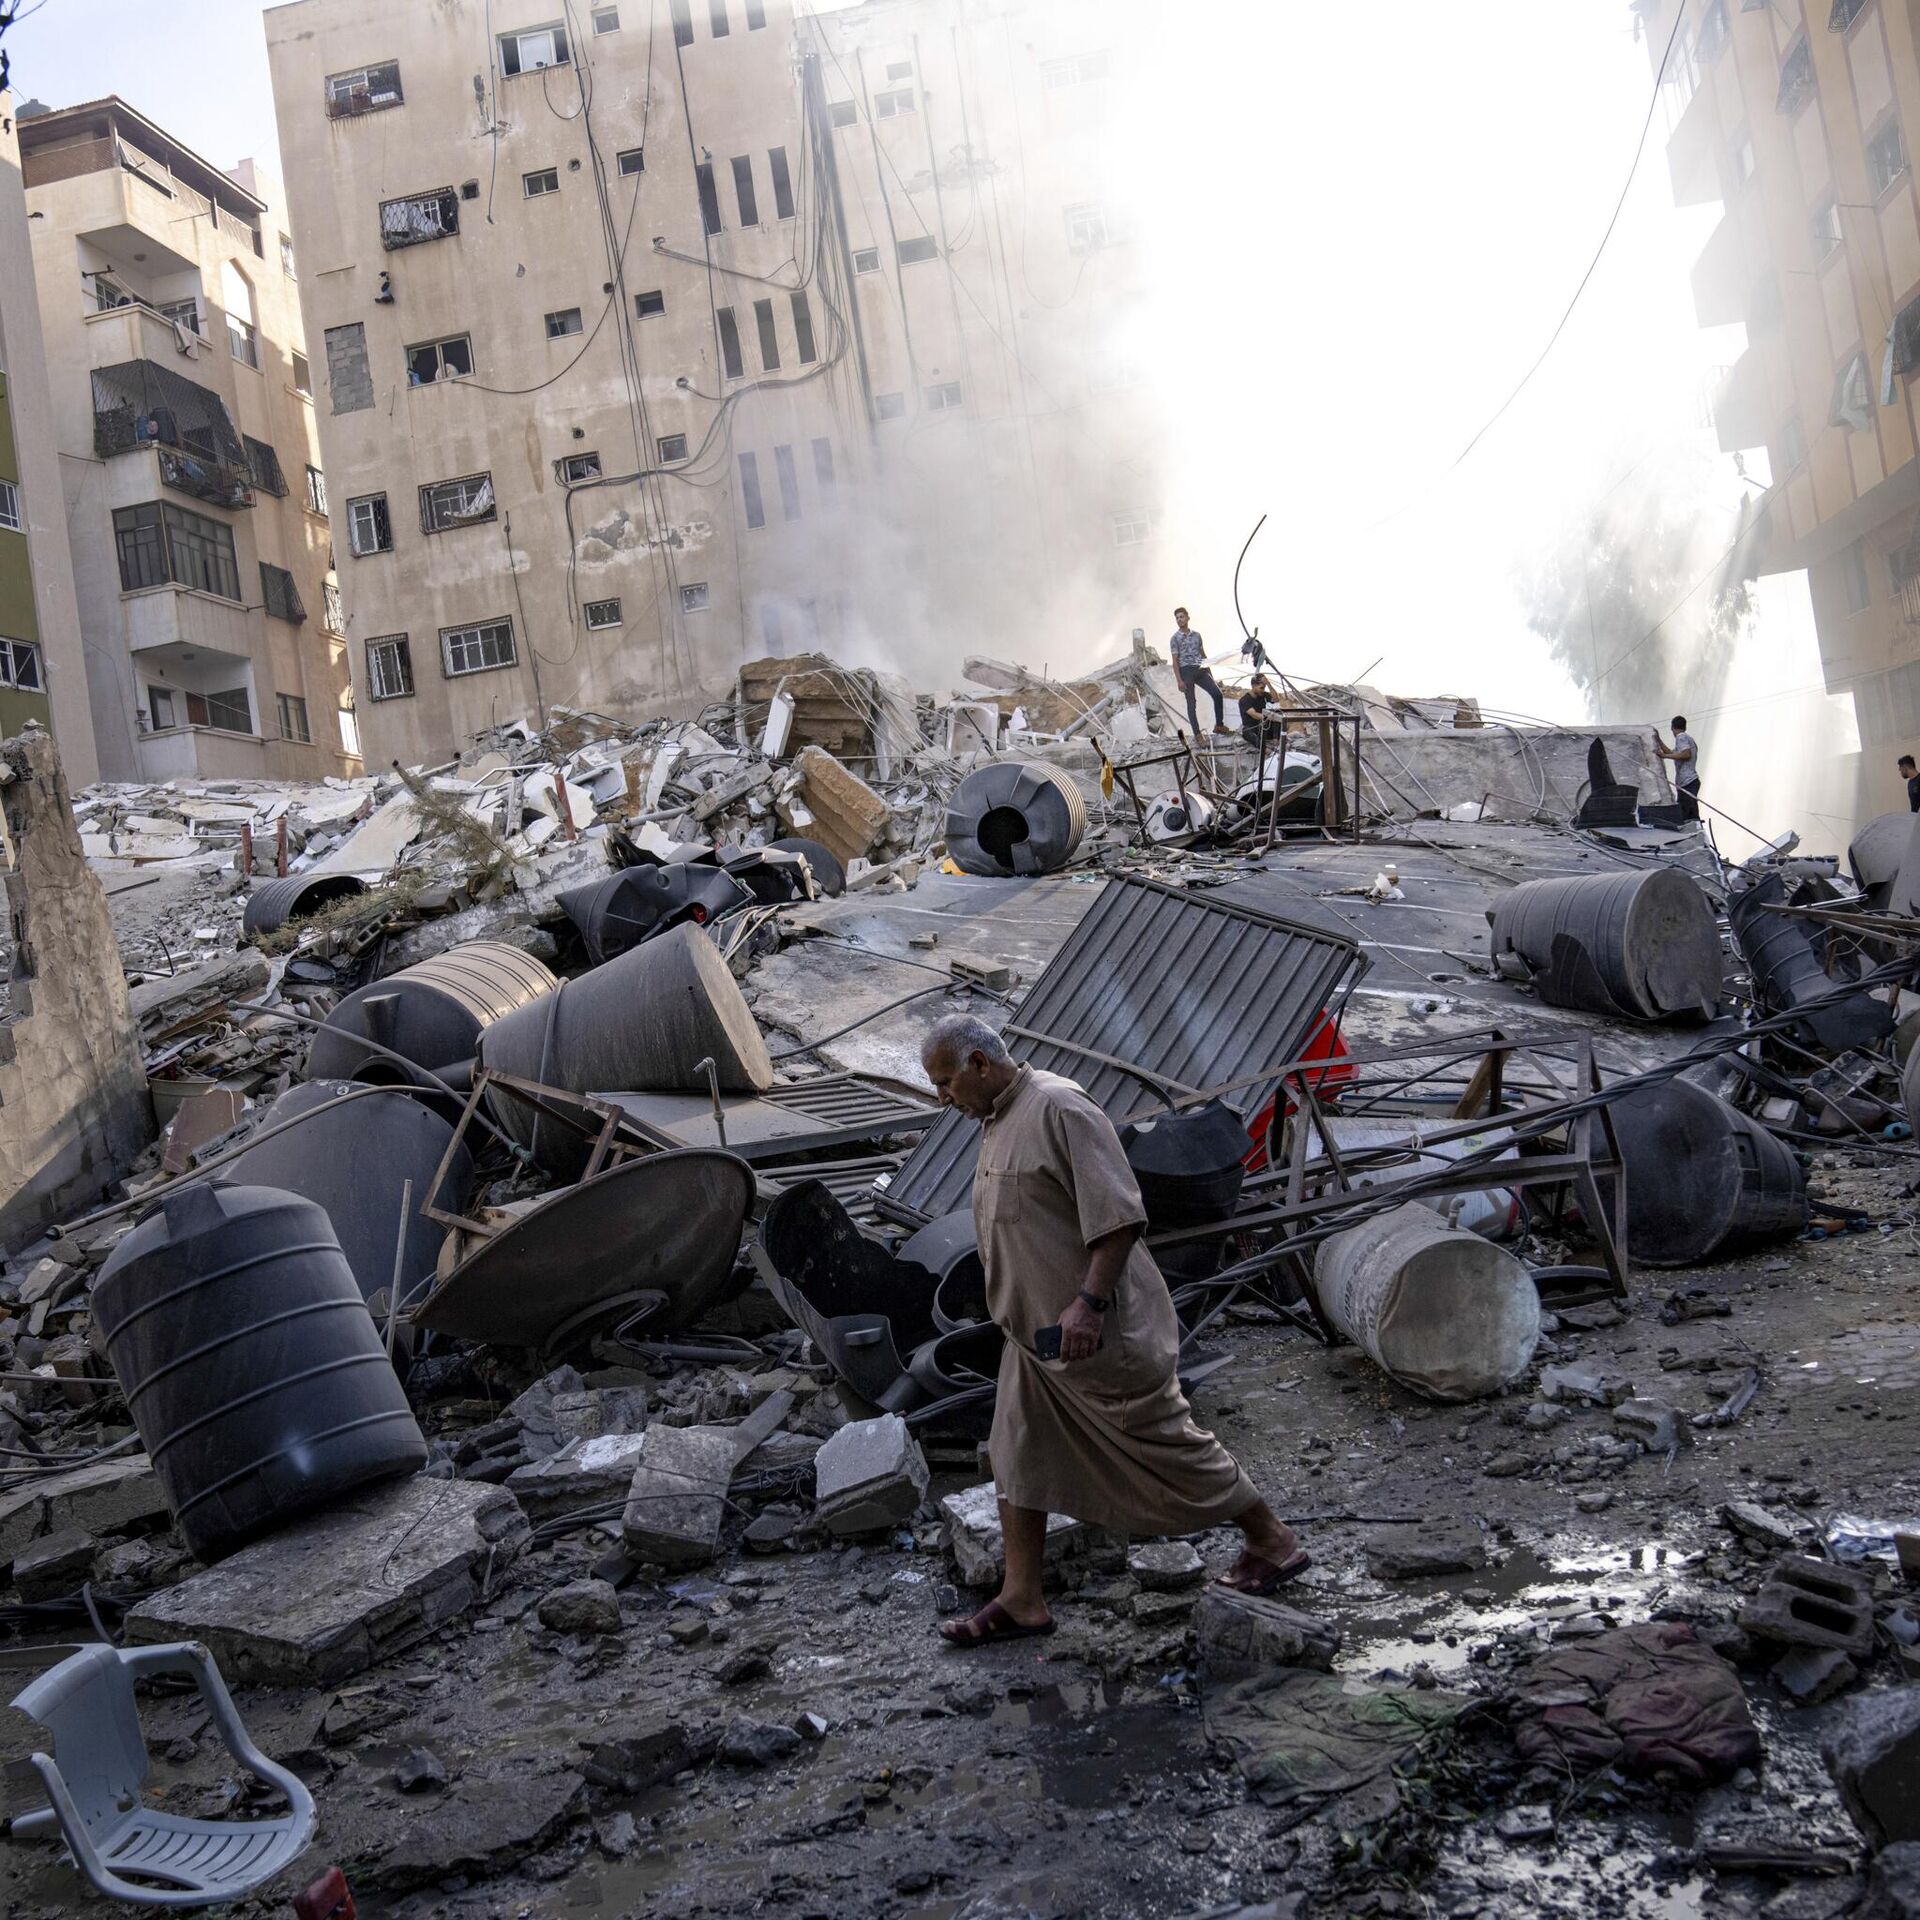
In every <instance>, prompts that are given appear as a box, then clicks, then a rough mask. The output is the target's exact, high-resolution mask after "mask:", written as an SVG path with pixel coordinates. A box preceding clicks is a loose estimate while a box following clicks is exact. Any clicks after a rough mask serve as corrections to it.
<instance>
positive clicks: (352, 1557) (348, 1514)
mask: <svg viewBox="0 0 1920 1920" xmlns="http://www.w3.org/2000/svg"><path fill="white" fill-rule="evenodd" d="M529 1532H530V1529H529V1527H528V1524H527V1517H526V1515H525V1514H524V1513H523V1512H521V1510H520V1503H519V1502H518V1501H517V1500H515V1499H514V1497H513V1496H512V1494H510V1493H508V1492H507V1491H506V1490H505V1489H504V1488H501V1487H492V1486H487V1485H485V1484H484V1483H482V1482H476V1481H470V1480H430V1479H428V1478H426V1477H425V1476H424V1475H421V1476H418V1477H416V1478H414V1479H412V1480H400V1481H395V1482H393V1483H391V1484H389V1485H386V1486H382V1487H374V1488H370V1489H368V1490H367V1491H366V1492H364V1493H360V1494H356V1495H355V1496H353V1497H352V1498H351V1499H348V1500H344V1501H342V1502H341V1503H340V1504H339V1505H338V1506H337V1507H335V1508H334V1509H333V1511H332V1512H330V1513H324V1514H319V1515H316V1516H315V1517H314V1518H313V1519H310V1520H305V1521H302V1522H301V1523H300V1524H299V1525H298V1526H294V1527H289V1528H288V1529H287V1530H286V1531H285V1532H284V1533H276V1534H271V1535H269V1536H268V1537H267V1538H266V1539H264V1540H257V1541H255V1542H254V1544H253V1545H252V1546H250V1547H243V1548H242V1549H241V1550H240V1552H238V1553H236V1554H235V1555H234V1556H233V1558H232V1559H230V1560H223V1561H222V1562H221V1563H220V1565H219V1566H217V1567H211V1568H209V1569H208V1570H207V1571H206V1572H205V1573H198V1574H195V1575H194V1576H193V1577H192V1578H191V1579H188V1580H183V1581H182V1582H181V1583H180V1584H179V1585H178V1586H177V1587H172V1588H169V1589H168V1590H167V1591H166V1592H164V1593H157V1594H154V1595H153V1596H152V1597H151V1598H150V1599H148V1600H145V1601H143V1602H142V1603H141V1604H140V1605H139V1606H138V1607H136V1608H135V1609H134V1610H133V1611H132V1612H131V1613H130V1614H128V1615H127V1622H126V1632H127V1638H128V1639H129V1640H130V1641H133V1642H135V1643H136V1644H151V1643H155V1642H164V1641H168V1640H199V1641H203V1642H204V1643H205V1644H206V1645H207V1646H208V1647H210V1648H211V1649H212V1650H213V1654H214V1657H215V1659H217V1660H218V1661H219V1663H220V1667H221V1670H222V1672H224V1673H225V1674H226V1676H227V1678H228V1679H229V1680H234V1681H250V1682H264V1683H275V1682H278V1683H282V1684H286V1685H293V1686H330V1685H332V1684H333V1683H334V1682H335V1681H338V1680H343V1679H345V1678H346V1677H347V1676H348V1675H349V1674H355V1673H359V1672H361V1671H362V1670H363V1669H365V1668H367V1667H369V1666H371V1665H372V1664H373V1663H374V1662H375V1661H376V1660H384V1659H387V1658H389V1657H390V1656H392V1655H393V1654H394V1653H396V1652H398V1651H400V1650H401V1649H403V1648H405V1647H408V1646H411V1645H412V1644H413V1643H414V1642H415V1641H417V1640H420V1639H423V1638H424V1637H425V1636H426V1635H427V1634H429V1633H431V1632H433V1630H434V1629H435V1628H436V1627H439V1626H442V1625H444V1624H445V1623H446V1622H447V1621H449V1620H451V1619H454V1618H456V1617H457V1616H458V1615H460V1614H462V1613H464V1612H466V1610H467V1609H468V1608H469V1607H471V1606H472V1605H473V1604H474V1603H475V1602H476V1601H478V1600H482V1599H484V1598H485V1597H486V1596H487V1595H488V1594H490V1593H492V1592H493V1591H494V1590H495V1588H496V1587H497V1586H498V1584H499V1580H500V1576H501V1575H502V1574H503V1573H504V1572H505V1571H506V1569H507V1568H508V1567H509V1566H511V1565H512V1564H513V1562H514V1561H515V1560H516V1559H517V1558H518V1557H519V1555H520V1552H521V1550H522V1549H523V1548H524V1547H525V1546H526V1544H527V1539H528V1535H529Z"/></svg>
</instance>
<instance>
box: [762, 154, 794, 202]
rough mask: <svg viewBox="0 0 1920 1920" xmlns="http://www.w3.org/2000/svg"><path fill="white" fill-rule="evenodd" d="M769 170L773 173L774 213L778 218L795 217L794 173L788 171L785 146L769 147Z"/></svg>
mask: <svg viewBox="0 0 1920 1920" xmlns="http://www.w3.org/2000/svg"><path fill="white" fill-rule="evenodd" d="M767 171H768V172H769V173H771V174H772V175H773V213H774V218H775V219H776V220H791V219H792V218H793V175H792V174H791V173H789V172H788V171H787V150H786V148H785V147H769V148H768V149H767Z"/></svg>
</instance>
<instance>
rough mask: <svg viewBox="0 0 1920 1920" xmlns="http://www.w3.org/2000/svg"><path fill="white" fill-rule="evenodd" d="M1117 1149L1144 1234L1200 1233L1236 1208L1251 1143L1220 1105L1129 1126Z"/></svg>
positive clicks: (1234, 1116)
mask: <svg viewBox="0 0 1920 1920" xmlns="http://www.w3.org/2000/svg"><path fill="white" fill-rule="evenodd" d="M1120 1145H1121V1147H1122V1148H1123V1149H1124V1150H1125V1152H1126V1156H1127V1165H1128V1166H1130V1167H1131V1168H1132V1169H1133V1177H1134V1178H1135V1179H1136V1180H1137V1181H1139V1183H1140V1199H1141V1203H1142V1204H1143V1205H1144V1206H1145V1207H1146V1210H1147V1229H1148V1231H1149V1232H1152V1233H1170V1232H1172V1231H1173V1230H1174V1229H1176V1228H1179V1227H1204V1226H1207V1225H1210V1224H1211V1223H1212V1222H1214V1221H1216V1220H1226V1219H1229V1218H1231V1217H1232V1214H1233V1210H1234V1208H1235V1207H1237V1206H1238V1205H1239V1204H1240V1189H1241V1187H1242V1185H1243V1184H1244V1183H1245V1181H1246V1177H1247V1169H1246V1158H1247V1155H1248V1154H1250V1153H1251V1152H1252V1151H1253V1142H1252V1141H1251V1140H1250V1139H1248V1137H1247V1129H1246V1123H1245V1122H1244V1121H1243V1120H1242V1119H1241V1118H1240V1116H1239V1115H1238V1114H1236V1113H1235V1112H1234V1111H1233V1109H1232V1108H1231V1107H1229V1106H1228V1105H1227V1104H1226V1102H1225V1101H1224V1100H1209V1101H1208V1102H1207V1103H1206V1104H1205V1105H1204V1106H1199V1107H1193V1108H1190V1109H1188V1110H1187V1111H1185V1112H1180V1113H1156V1114H1153V1115H1152V1116H1150V1117H1149V1118H1148V1119H1145V1120H1135V1121H1131V1122H1129V1123H1128V1124H1127V1125H1126V1126H1123V1127H1122V1128H1121V1129H1120Z"/></svg>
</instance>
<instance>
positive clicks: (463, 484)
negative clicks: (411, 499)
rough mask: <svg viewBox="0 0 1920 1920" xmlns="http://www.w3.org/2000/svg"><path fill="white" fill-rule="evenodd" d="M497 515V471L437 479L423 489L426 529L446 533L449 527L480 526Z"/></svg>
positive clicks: (422, 511)
mask: <svg viewBox="0 0 1920 1920" xmlns="http://www.w3.org/2000/svg"><path fill="white" fill-rule="evenodd" d="M493 516H494V501H493V475H492V474H490V473H469V474H465V475H463V476H462V477H461V478H460V479H458V480H437V481H435V482H434V484H433V485H432V486H430V487H422V488H421V489H420V531H421V532H422V533H444V532H446V530H447V529H448V528H449V527H477V526H479V525H480V524H481V523H482V522H483V521H487V520H491V519H492V518H493Z"/></svg>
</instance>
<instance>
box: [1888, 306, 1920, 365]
mask: <svg viewBox="0 0 1920 1920" xmlns="http://www.w3.org/2000/svg"><path fill="white" fill-rule="evenodd" d="M1916 366H1920V300H1910V301H1908V302H1907V304H1906V305H1905V306H1904V307H1902V308H1901V309H1900V311H1899V312H1898V313H1896V314H1895V315H1894V316H1893V370H1894V372H1895V373H1911V372H1912V371H1913V369H1914V368H1915V367H1916Z"/></svg>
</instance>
